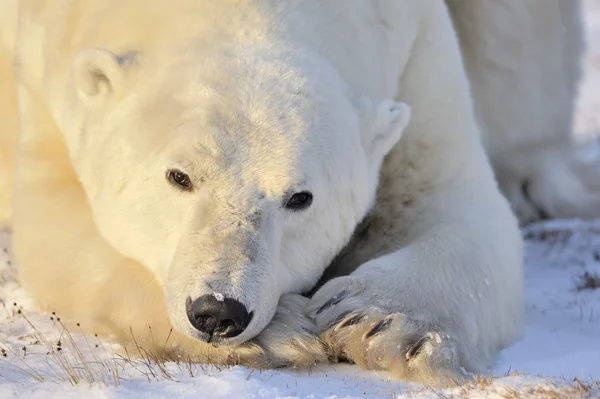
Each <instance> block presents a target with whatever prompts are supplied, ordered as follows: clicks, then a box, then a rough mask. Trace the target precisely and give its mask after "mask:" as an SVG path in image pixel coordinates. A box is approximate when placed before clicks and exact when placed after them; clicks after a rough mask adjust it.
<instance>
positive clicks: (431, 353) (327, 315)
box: [307, 277, 468, 385]
mask: <svg viewBox="0 0 600 399" xmlns="http://www.w3.org/2000/svg"><path fill="white" fill-rule="evenodd" d="M335 280H339V281H335ZM335 280H332V281H331V283H333V284H331V286H328V285H329V284H327V285H325V286H324V287H322V288H321V290H323V289H325V292H321V290H320V291H318V292H317V293H316V294H315V296H314V297H313V299H312V300H311V302H310V304H309V307H308V308H307V313H308V314H309V315H310V316H311V317H312V318H313V319H314V320H315V324H316V325H317V328H318V329H319V331H320V335H319V336H320V338H321V339H322V341H323V342H324V343H325V345H327V347H328V348H329V351H330V353H331V354H330V356H331V357H332V358H333V359H335V360H338V361H349V362H352V363H356V364H357V365H359V366H360V367H362V368H365V369H369V370H381V371H387V372H389V373H390V374H391V376H392V377H394V378H399V379H407V380H412V381H418V382H423V383H427V384H433V385H447V384H450V383H453V382H456V381H460V380H463V379H465V378H467V377H468V376H467V373H466V372H464V370H463V369H462V368H461V366H460V356H459V350H458V345H457V342H456V341H455V340H454V339H453V338H452V336H451V335H450V334H448V333H445V332H440V331H430V330H429V329H428V328H427V326H426V325H425V323H423V322H421V321H419V320H416V319H414V318H411V317H409V316H407V315H406V314H403V313H398V312H389V311H386V310H384V307H383V306H379V305H378V304H371V303H370V302H372V301H373V299H372V298H373V297H372V296H369V295H367V293H366V291H365V289H364V287H361V284H360V282H359V281H357V280H355V279H352V278H348V277H340V278H337V279H335ZM330 288H337V289H338V290H330ZM332 291H335V293H334V294H333V295H329V296H328V295H323V294H327V293H330V294H331V293H332Z"/></svg>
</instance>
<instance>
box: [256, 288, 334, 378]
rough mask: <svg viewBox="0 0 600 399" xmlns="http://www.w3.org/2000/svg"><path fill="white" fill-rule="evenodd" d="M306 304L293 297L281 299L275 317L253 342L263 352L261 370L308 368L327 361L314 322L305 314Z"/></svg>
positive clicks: (298, 297) (324, 348) (298, 296)
mask: <svg viewBox="0 0 600 399" xmlns="http://www.w3.org/2000/svg"><path fill="white" fill-rule="evenodd" d="M308 301H309V299H308V298H306V297H303V296H301V295H296V294H287V295H283V296H282V297H281V298H280V300H279V304H278V307H277V310H276V312H275V316H273V319H272V320H271V322H270V323H269V325H268V326H267V327H266V328H265V329H264V330H263V331H262V332H261V333H260V334H259V335H258V336H257V337H256V338H255V339H254V340H253V342H254V343H256V344H258V346H260V347H261V348H262V350H263V351H264V352H263V359H262V361H261V363H262V364H260V366H262V367H266V368H279V367H298V368H308V367H311V366H314V365H316V364H319V363H327V362H328V361H329V360H328V359H329V356H328V353H327V352H326V347H325V345H323V342H322V341H321V340H320V339H319V338H318V336H317V327H316V325H315V323H314V321H312V320H311V319H310V318H308V317H307V316H306V315H305V313H304V311H305V309H306V306H307V304H308Z"/></svg>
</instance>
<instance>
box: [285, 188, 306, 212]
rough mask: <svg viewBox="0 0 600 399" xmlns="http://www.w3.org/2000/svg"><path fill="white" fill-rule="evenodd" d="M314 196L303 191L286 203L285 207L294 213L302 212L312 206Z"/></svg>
mask: <svg viewBox="0 0 600 399" xmlns="http://www.w3.org/2000/svg"><path fill="white" fill-rule="evenodd" d="M312 199H313V195H312V193H311V192H310V191H302V192H300V193H296V194H294V195H292V196H291V197H290V199H289V200H287V202H286V203H285V207H286V208H287V209H290V210H292V211H301V210H304V209H306V208H308V207H309V206H310V204H312Z"/></svg>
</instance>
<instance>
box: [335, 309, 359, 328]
mask: <svg viewBox="0 0 600 399" xmlns="http://www.w3.org/2000/svg"><path fill="white" fill-rule="evenodd" d="M347 316H349V314H348V315H347ZM365 316H366V313H364V312H359V313H355V314H354V315H352V316H351V317H346V318H345V319H344V320H342V321H341V322H340V324H338V325H337V326H336V327H335V330H336V331H337V330H339V329H342V328H344V327H349V326H353V325H355V324H358V323H360V322H361V321H362V319H364V318H365Z"/></svg>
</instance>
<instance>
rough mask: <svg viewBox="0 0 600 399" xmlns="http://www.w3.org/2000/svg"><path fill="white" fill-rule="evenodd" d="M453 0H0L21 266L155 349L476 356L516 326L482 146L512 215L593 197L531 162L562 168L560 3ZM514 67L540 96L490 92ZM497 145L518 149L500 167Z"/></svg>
mask: <svg viewBox="0 0 600 399" xmlns="http://www.w3.org/2000/svg"><path fill="white" fill-rule="evenodd" d="M464 3H466V2H460V1H456V2H452V1H449V2H448V4H446V3H445V2H442V1H439V0H404V1H395V0H379V1H375V0H374V1H363V0H331V1H327V2H323V1H318V0H302V1H292V0H289V1H287V0H286V1H274V0H252V1H250V0H202V1H198V0H193V1H192V0H182V1H178V2H173V1H166V0H156V1H153V2H151V3H148V2H145V1H141V0H130V1H127V2H122V1H117V0H78V1H77V2H74V1H69V0H60V1H53V2H43V3H40V2H38V1H34V0H0V7H1V8H2V9H3V10H9V12H7V13H6V14H4V15H3V16H2V18H3V19H4V21H3V22H4V23H3V24H2V32H1V33H2V39H3V42H2V46H3V49H2V53H0V54H2V59H0V62H2V63H4V64H3V65H4V66H5V69H2V71H3V72H2V75H0V79H2V82H3V84H4V85H5V86H3V87H11V85H12V84H13V79H14V82H15V85H14V87H15V91H14V92H10V91H9V92H7V93H6V94H4V95H5V96H6V97H7V99H8V100H7V102H12V103H13V104H14V103H15V101H16V100H15V98H16V94H18V115H19V133H18V144H17V148H16V156H15V158H16V166H15V167H14V176H15V179H14V181H15V183H14V193H13V194H14V200H13V201H12V204H13V209H10V208H5V209H4V210H3V212H4V214H5V215H9V214H12V220H11V227H12V230H13V235H14V236H13V246H14V248H13V249H14V253H15V257H16V260H17V264H18V268H19V275H20V279H21V283H22V284H23V286H24V287H25V288H26V289H27V290H28V291H29V292H30V293H31V295H32V297H33V298H34V299H35V301H36V303H37V304H38V305H39V306H40V308H42V309H45V310H48V311H56V312H58V313H60V314H61V315H63V317H66V318H68V319H69V320H71V321H73V322H79V323H80V324H81V326H82V327H83V328H84V329H85V330H87V331H93V332H97V333H101V334H104V335H105V336H107V337H108V338H111V339H115V340H118V341H119V342H121V343H123V344H124V345H128V344H131V343H132V342H135V346H136V347H137V345H141V346H143V347H144V348H145V350H147V351H155V352H157V353H159V354H161V355H162V356H165V357H170V356H184V357H188V358H190V359H191V360H194V361H202V362H210V363H219V364H240V363H241V364H245V365H249V366H256V367H281V366H295V367H309V366H311V365H313V364H315V363H319V362H329V361H341V360H347V361H351V362H354V363H356V364H358V365H360V366H361V367H363V368H366V369H376V370H385V371H388V372H390V373H391V374H392V375H393V376H395V377H396V378H402V379H410V380H415V381H423V382H427V383H440V384H443V383H445V382H448V381H455V380H456V379H457V378H465V377H466V376H467V375H468V372H480V371H483V370H484V369H485V368H486V367H487V366H489V365H490V364H491V362H492V361H493V359H494V356H495V355H496V353H497V352H498V351H499V350H500V349H501V348H503V347H504V346H506V345H507V344H509V343H510V342H511V341H512V340H514V339H515V338H516V337H517V336H518V334H519V331H520V328H521V325H522V320H523V282H522V242H521V238H520V234H519V229H518V220H517V218H516V217H515V215H514V213H513V211H512V210H511V207H510V205H509V202H508V201H507V199H506V198H505V196H503V195H502V193H501V191H500V188H499V186H498V184H497V183H496V180H495V176H494V170H493V169H492V164H494V165H495V166H496V167H497V168H498V170H499V173H498V174H499V175H500V178H499V180H500V181H501V182H505V183H503V187H504V188H505V190H507V191H506V192H505V194H506V196H507V197H508V198H510V199H511V204H512V205H513V208H516V213H517V214H519V215H524V217H523V220H529V219H531V218H532V217H534V216H535V217H540V216H542V215H541V213H542V212H541V211H540V209H543V213H547V214H549V215H550V216H564V215H567V214H569V213H572V214H582V215H584V214H585V215H589V214H591V213H592V209H591V208H589V207H588V205H589V204H590V203H592V202H593V201H596V199H594V198H593V196H592V193H591V192H590V191H586V190H588V189H587V188H586V186H584V185H581V187H580V191H578V192H577V193H578V194H581V195H582V196H581V197H576V198H574V199H572V200H570V202H569V201H567V202H565V200H564V198H562V197H560V196H558V197H556V198H555V197H553V195H554V194H555V193H556V192H555V191H552V190H553V189H555V188H556V190H559V191H560V185H559V184H558V183H557V182H554V181H552V176H549V175H545V174H544V173H545V169H543V167H544V166H545V163H546V161H547V160H553V161H555V162H557V163H558V164H559V165H558V166H556V168H558V169H559V170H561V171H562V172H563V173H562V176H560V178H564V177H571V178H572V180H573V181H574V182H583V180H582V179H583V178H580V176H579V175H577V174H576V171H575V169H570V168H569V167H570V166H569V164H568V163H567V161H566V160H565V162H563V159H562V158H557V156H558V152H556V151H554V150H550V151H549V152H548V154H549V155H547V156H546V155H544V154H546V148H547V147H545V143H546V141H549V143H548V146H550V148H554V147H551V145H552V143H550V141H552V142H554V141H557V140H558V139H557V138H560V140H558V141H560V143H566V142H567V139H566V138H567V137H568V126H567V125H565V123H566V122H568V121H569V120H570V119H569V118H570V117H571V116H570V114H571V111H572V101H573V96H574V92H575V88H574V85H575V84H574V83H573V82H575V81H576V80H577V73H576V70H577V60H576V58H577V57H576V56H577V55H578V54H579V51H578V50H573V49H572V48H571V47H570V44H571V42H572V41H573V42H577V43H579V42H578V41H579V40H580V38H579V36H578V34H579V33H578V30H577V29H576V27H577V26H578V24H579V21H578V19H577V18H576V17H575V14H576V10H577V7H578V6H577V5H576V2H561V1H560V0H553V1H541V0H540V1H538V2H535V1H532V2H529V3H528V4H529V5H530V6H529V7H525V6H522V7H521V6H515V4H516V3H510V2H508V1H506V2H503V1H495V2H493V3H495V4H498V7H499V8H501V9H500V11H503V14H497V13H495V12H494V13H492V12H490V10H489V9H488V8H486V7H493V6H492V4H491V3H492V2H491V1H489V2H487V1H483V0H481V1H480V2H469V3H468V4H469V5H468V6H467V5H463V4H464ZM481 3H485V6H483V5H481ZM567 4H569V5H567ZM501 5H502V6H501ZM473 7H474V8H473ZM502 7H504V8H502ZM467 8H468V9H467ZM140 10H144V11H143V12H140ZM497 11H498V10H497ZM541 11H544V12H543V13H540V12H541ZM530 21H535V22H536V24H534V25H533V26H530V25H531V24H529V22H530ZM559 22H560V24H559ZM503 23H509V24H514V25H517V26H519V28H520V30H510V32H508V33H507V32H506V31H504V30H502V29H500V28H502V27H503V25H502V24H503ZM564 26H566V27H567V29H566V31H565V29H563V27H564ZM17 27H18V28H17ZM571 27H572V28H573V29H571ZM538 29H539V31H538ZM515 32H518V33H517V34H522V35H523V36H522V37H521V36H520V37H519V38H529V37H531V38H532V39H531V40H530V41H529V40H528V41H525V42H524V43H523V44H522V45H519V46H516V45H515V44H514V42H513V41H514V39H515V38H514V37H513V36H510V35H512V34H513V33H515ZM543 32H547V33H550V34H552V35H556V36H561V35H563V36H568V37H566V38H564V39H561V40H558V41H554V40H551V38H550V37H548V38H547V39H546V36H544V35H543V34H542V33H543ZM565 32H566V35H565ZM17 33H18V34H17ZM496 33H498V34H499V35H500V37H496V36H495V34H496ZM502 34H506V35H504V36H503V35H502ZM552 37H554V36H552ZM561 37H562V36H561ZM502 38H505V40H506V42H507V43H503V42H502ZM490 42H491V45H492V46H491V47H492V48H491V49H490V48H488V47H487V46H488V45H489V44H490ZM511 45H512V46H515V47H511ZM517 47H518V48H517ZM523 48H525V49H528V50H533V49H535V50H536V51H538V50H540V49H541V50H542V53H543V57H539V58H533V57H527V56H526V55H522V51H523ZM567 50H568V51H572V52H573V54H572V56H573V57H572V58H573V59H570V58H569V59H567V57H565V56H564V54H567V53H568V51H567ZM525 54H527V52H525ZM569 54H570V53H569ZM491 56H493V57H492V58H491V59H492V60H499V61H498V62H499V63H500V65H494V64H493V63H490V62H488V61H489V59H490V57H491ZM503 56H506V57H508V58H507V59H506V60H505V59H504V58H503ZM511 57H513V58H511ZM502 60H505V61H506V63H507V65H508V66H509V67H510V68H509V70H508V72H509V73H506V71H505V70H504V69H502V68H500V67H501V66H502V65H504V64H502ZM546 62H547V63H549V65H546V64H545V63H546ZM11 63H13V64H14V67H15V71H14V75H15V77H13V76H12V74H13V71H12V68H11V67H10V65H11ZM541 65H544V67H547V69H546V70H547V73H546V74H545V75H544V76H542V77H539V79H538V80H535V81H532V82H529V81H528V79H529V78H531V77H532V76H533V75H532V73H533V72H532V71H533V70H535V69H536V68H537V67H539V66H541ZM520 71H523V73H522V74H521V72H520ZM515 80H517V81H520V80H525V81H527V84H529V85H531V87H532V88H534V89H535V90H537V92H536V93H538V94H541V93H545V91H544V90H543V89H544V88H549V87H552V88H553V89H554V90H555V91H553V92H552V93H556V95H555V96H548V98H546V97H543V99H544V101H545V102H543V103H542V102H541V101H538V100H539V99H540V98H542V97H537V96H536V95H532V96H531V97H527V96H524V97H523V98H519V99H521V100H522V101H524V102H525V106H523V107H514V103H515V101H516V99H515V98H513V96H515V95H519V94H520V93H521V91H524V92H525V94H526V93H528V92H527V87H525V88H524V89H520V88H518V87H515V86H513V85H511V84H507V85H506V87H503V82H505V83H506V82H509V83H512V82H513V81H515ZM563 82H564V85H563ZM471 85H473V87H471ZM498 87H501V88H502V89H504V90H498V91H493V92H492V91H491V90H492V89H494V90H496V88H498ZM511 88H512V90H511ZM490 98H492V99H493V100H490ZM473 99H474V100H475V102H474V101H473ZM492 105H493V106H492ZM554 105H560V106H561V108H560V109H561V110H562V109H563V108H562V107H563V106H564V112H560V113H555V111H556V108H552V106H554ZM496 106H497V107H498V108H499V109H500V110H499V111H498V115H499V117H498V118H500V119H502V122H504V123H506V125H504V124H503V123H500V122H499V121H498V120H499V119H498V118H496V117H494V114H495V113H496V109H495V107H496ZM531 110H534V111H536V115H541V116H548V117H552V118H555V119H553V120H559V121H560V122H561V123H562V124H559V126H556V131H554V130H552V132H551V131H546V130H543V129H541V128H542V127H547V126H545V125H544V126H542V125H540V126H532V125H531V123H532V122H530V121H527V120H526V119H527V118H525V117H524V115H526V112H528V111H531ZM0 112H3V114H2V116H3V119H4V118H5V119H6V120H13V121H14V118H15V116H14V115H12V114H11V113H10V107H8V106H7V107H5V108H4V109H2V110H0ZM11 118H12V119H11ZM525 123H527V124H525ZM6 126H10V128H8V129H7V130H3V132H2V135H3V141H2V143H3V145H5V144H4V143H5V142H6V143H8V142H11V140H13V141H14V140H15V139H14V137H16V135H17V133H16V128H14V126H12V125H8V124H7V125H6ZM505 127H506V128H507V129H514V131H513V130H511V131H510V132H506V131H505ZM552 127H553V128H554V126H553V125H552ZM3 128H4V127H3ZM530 129H533V130H535V131H534V132H529V130H530ZM561 129H562V130H561ZM530 133H531V137H533V138H531V139H528V138H526V136H527V135H528V134H530ZM401 136H402V138H400V137H401ZM548 138H550V139H548ZM554 139H557V140H554ZM523 143H525V144H527V143H529V144H531V143H541V144H539V145H538V146H537V147H533V148H534V150H533V151H534V153H536V154H538V152H539V154H540V155H539V156H536V157H529V158H527V159H526V157H516V158H515V161H514V162H515V170H511V169H510V168H508V166H510V160H511V156H512V155H511V152H512V150H513V149H514V147H515V146H519V145H520V144H523ZM523 145H524V144H523ZM486 146H487V147H486ZM519 148H520V147H519ZM530 148H531V146H530ZM538 148H540V150H539V151H538ZM557 148H558V147H557ZM560 148H561V151H565V152H566V151H568V150H566V149H564V148H565V147H563V146H562V144H561V147H560ZM3 151H6V152H9V151H8V150H6V148H4V149H3ZM523 151H525V150H523ZM527 151H531V150H527ZM553 151H554V152H553ZM486 152H487V154H490V156H489V158H488V155H487V154H486ZM490 159H491V160H492V162H490ZM2 162H3V165H2V166H3V170H12V169H13V165H12V164H11V161H10V160H9V159H8V158H3V159H2ZM528 162H529V164H528ZM507 165H508V166H507ZM505 169H506V170H505ZM517 169H519V170H521V171H523V174H522V175H520V174H518V173H517V172H516V170H517ZM538 178H539V179H538ZM573 184H575V183H573ZM513 186H515V187H517V193H516V194H514V193H513V191H512V190H513ZM523 187H525V188H524V189H523ZM584 194H585V195H584ZM515 198H516V200H515ZM561 201H562V202H561ZM523 204H525V205H523ZM547 204H560V205H561V206H555V207H550V206H548V207H547V208H546V207H545V206H546V205H547ZM522 209H526V210H533V211H532V212H529V213H527V212H526V211H523V210H522ZM553 212H555V213H553ZM532 215H533V216H532Z"/></svg>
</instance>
